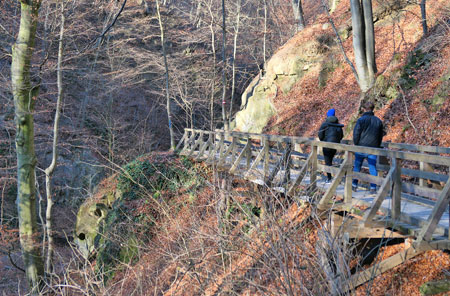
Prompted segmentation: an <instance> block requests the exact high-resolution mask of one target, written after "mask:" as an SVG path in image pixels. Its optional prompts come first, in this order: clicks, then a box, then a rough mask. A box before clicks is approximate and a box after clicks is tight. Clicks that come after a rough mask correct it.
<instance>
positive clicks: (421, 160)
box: [177, 129, 450, 240]
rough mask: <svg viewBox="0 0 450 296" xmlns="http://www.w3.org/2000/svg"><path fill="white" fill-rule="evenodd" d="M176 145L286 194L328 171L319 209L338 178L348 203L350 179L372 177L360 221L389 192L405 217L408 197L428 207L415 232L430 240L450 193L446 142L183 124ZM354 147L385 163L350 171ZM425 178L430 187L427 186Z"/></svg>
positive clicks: (393, 208) (394, 208) (394, 211)
mask: <svg viewBox="0 0 450 296" xmlns="http://www.w3.org/2000/svg"><path fill="white" fill-rule="evenodd" d="M347 143H349V142H347ZM181 146H183V151H184V153H185V154H186V155H188V156H190V157H195V158H197V159H204V160H207V161H210V162H212V163H214V164H216V165H217V166H218V167H221V168H223V169H227V170H228V171H229V172H230V173H233V174H241V175H242V176H243V177H245V178H247V179H251V180H253V181H257V182H260V183H263V184H268V185H270V186H272V187H281V188H283V190H284V192H286V193H287V194H290V195H292V194H295V192H296V190H297V188H298V187H299V185H300V184H301V183H302V181H303V180H304V179H305V177H306V176H307V175H309V188H310V189H314V188H315V187H316V184H317V181H318V174H320V173H326V172H329V173H332V174H333V176H334V179H333V182H332V183H331V184H330V186H329V187H328V188H327V189H326V191H325V193H324V195H323V196H322V198H321V200H320V201H319V202H318V207H319V208H322V209H326V208H327V207H328V206H329V205H330V201H331V199H332V197H333V196H334V195H335V194H336V190H337V187H338V185H339V184H340V183H341V181H342V180H343V182H344V193H343V197H344V204H349V205H351V204H352V196H353V194H352V187H351V185H352V180H353V179H358V180H360V181H362V182H368V183H375V184H377V185H378V186H379V189H378V191H377V194H376V196H375V198H374V199H373V201H372V203H371V205H370V209H369V210H368V211H366V212H365V215H364V223H365V224H367V225H368V224H370V223H374V222H375V221H374V218H375V216H376V214H377V212H378V211H379V210H380V207H381V204H382V203H383V201H384V200H385V199H386V198H387V197H388V196H390V199H391V200H390V208H389V210H388V212H387V214H388V215H389V216H390V217H391V219H392V220H393V221H397V220H402V219H403V220H405V219H406V220H407V219H410V218H409V217H407V216H405V215H403V214H402V211H401V202H402V200H405V199H407V200H409V201H412V202H415V203H419V204H423V205H427V206H428V207H430V208H432V209H433V210H432V212H431V214H430V215H429V217H428V218H427V219H426V221H420V223H419V224H420V225H421V226H423V227H422V229H421V232H420V234H419V235H420V237H421V238H422V239H425V240H429V239H430V238H431V235H432V234H433V233H434V231H435V230H436V228H438V229H441V230H442V225H438V224H439V221H440V219H441V217H442V214H443V213H444V211H445V210H446V209H447V206H448V202H449V193H450V189H449V187H450V182H449V181H448V169H449V167H450V157H448V156H447V155H449V154H450V148H448V147H434V146H421V145H412V144H401V143H383V146H384V147H385V148H370V147H362V146H354V145H349V144H345V143H339V144H338V143H330V142H321V141H318V140H315V139H311V138H303V137H295V136H280V135H267V134H253V133H242V132H228V131H223V130H216V131H214V132H212V131H203V130H195V129H185V133H184V136H183V138H182V140H181V141H180V143H179V145H178V147H177V148H180V147H181ZM320 148H332V149H336V150H337V151H339V152H341V154H343V157H342V158H340V159H337V160H336V162H335V163H336V165H338V166H326V165H325V164H323V163H322V160H323V157H321V155H320ZM355 153H365V154H372V155H377V156H378V157H379V158H380V159H381V158H382V159H384V164H382V165H379V166H377V169H378V176H372V175H370V174H368V173H367V172H366V171H365V170H363V171H361V172H353V160H354V156H355ZM428 184H431V185H433V186H434V188H429V187H428ZM407 222H408V221H407ZM409 222H410V221H409ZM416 222H417V221H416ZM444 231H447V230H445V229H444Z"/></svg>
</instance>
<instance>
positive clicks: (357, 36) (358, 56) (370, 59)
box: [350, 0, 377, 93]
mask: <svg viewBox="0 0 450 296" xmlns="http://www.w3.org/2000/svg"><path fill="white" fill-rule="evenodd" d="M350 4H351V11H352V27H353V30H352V31H353V49H354V52H355V64H356V72H357V73H358V79H357V80H358V84H359V87H360V89H361V92H363V93H366V92H367V91H368V90H369V89H370V88H372V86H373V85H374V83H375V73H376V71H377V69H376V63H375V35H374V28H373V17H372V1H371V0H362V3H361V2H360V0H350Z"/></svg>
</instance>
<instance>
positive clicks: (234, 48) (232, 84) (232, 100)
mask: <svg viewBox="0 0 450 296" xmlns="http://www.w3.org/2000/svg"><path fill="white" fill-rule="evenodd" d="M240 17H241V0H238V1H237V12H236V27H235V30H234V40H233V62H232V67H231V68H232V81H231V100H230V112H229V115H228V126H230V125H231V118H232V113H233V102H234V92H235V90H236V52H237V39H238V35H239V25H240Z"/></svg>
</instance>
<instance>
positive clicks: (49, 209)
mask: <svg viewBox="0 0 450 296" xmlns="http://www.w3.org/2000/svg"><path fill="white" fill-rule="evenodd" d="M64 23H65V18H64V0H62V1H61V25H60V31H59V44H58V62H57V70H56V73H57V87H58V97H57V100H56V111H55V121H54V125H53V145H52V151H53V153H52V162H51V163H50V165H49V166H48V167H47V168H46V169H45V191H46V195H47V209H46V215H45V219H46V226H45V227H46V229H47V239H48V249H47V261H46V265H45V266H46V273H47V274H48V273H50V272H51V271H52V264H53V262H52V259H53V253H54V246H53V223H52V209H53V204H54V201H53V193H52V187H51V179H52V175H53V172H54V171H55V168H56V161H57V159H58V129H59V119H60V115H61V101H62V97H63V81H62V60H63V38H64Z"/></svg>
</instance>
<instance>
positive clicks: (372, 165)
mask: <svg viewBox="0 0 450 296" xmlns="http://www.w3.org/2000/svg"><path fill="white" fill-rule="evenodd" d="M364 158H367V162H368V163H369V172H370V174H371V175H372V176H378V172H377V156H376V155H372V154H366V153H355V165H354V167H353V171H354V172H358V173H359V172H360V171H361V166H362V164H363V161H364ZM352 185H353V187H357V186H358V180H357V179H353V183H352ZM370 189H377V185H376V184H372V183H371V184H370Z"/></svg>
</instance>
